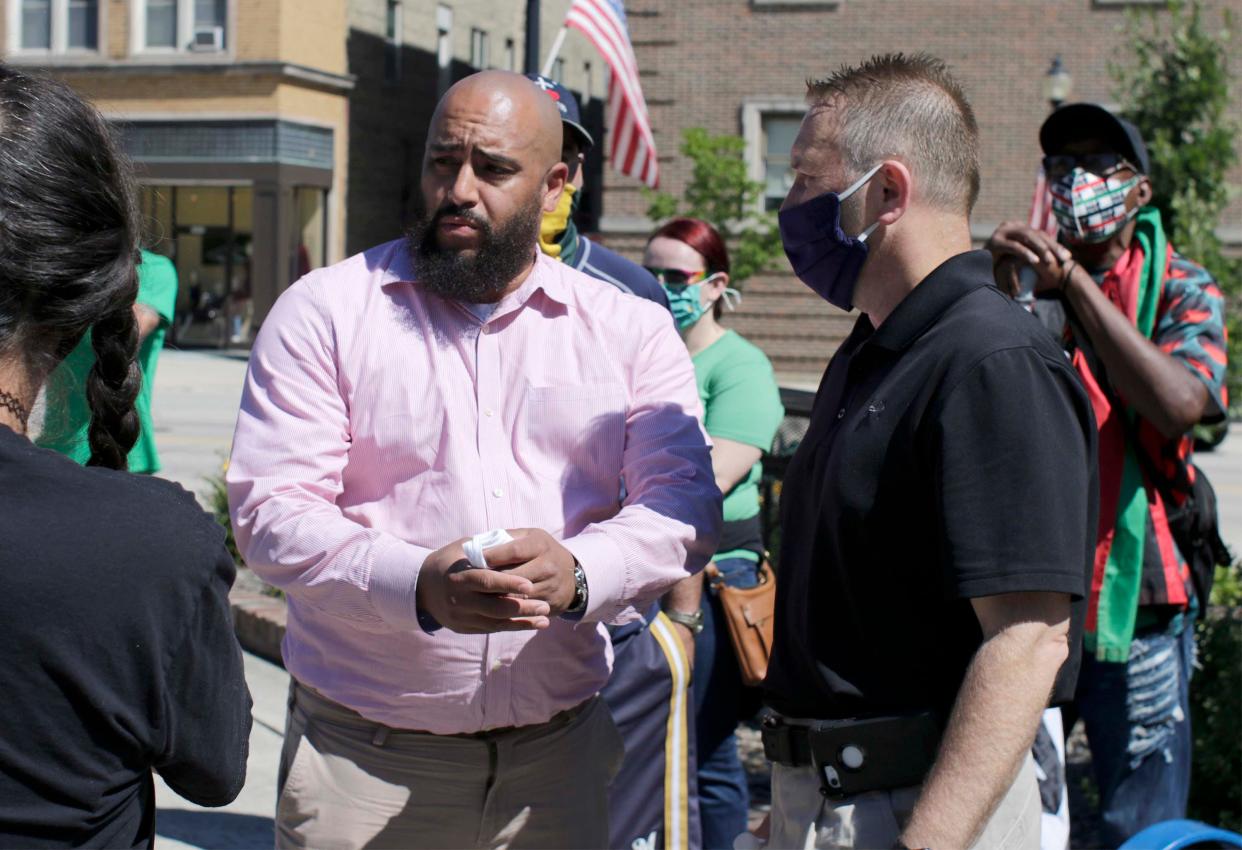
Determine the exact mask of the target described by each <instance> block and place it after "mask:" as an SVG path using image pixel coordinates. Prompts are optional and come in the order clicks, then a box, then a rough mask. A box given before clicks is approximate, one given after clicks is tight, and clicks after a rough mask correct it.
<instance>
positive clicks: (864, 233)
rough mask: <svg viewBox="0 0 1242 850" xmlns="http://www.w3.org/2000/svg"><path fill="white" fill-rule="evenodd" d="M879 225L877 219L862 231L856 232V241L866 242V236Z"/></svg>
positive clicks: (873, 231)
mask: <svg viewBox="0 0 1242 850" xmlns="http://www.w3.org/2000/svg"><path fill="white" fill-rule="evenodd" d="M879 226H880V223H879V222H878V221H877V222H875V223H874V224H872V225H871V226H870V227H868V228H867V229H866V230H864V231H863V232H862V233H860V234H858V241H859V242H866V241H867V237H868V236H870V235H871V234H872V233H875V229H876V228H877V227H879Z"/></svg>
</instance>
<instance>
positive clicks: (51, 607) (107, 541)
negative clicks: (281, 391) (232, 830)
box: [0, 426, 250, 848]
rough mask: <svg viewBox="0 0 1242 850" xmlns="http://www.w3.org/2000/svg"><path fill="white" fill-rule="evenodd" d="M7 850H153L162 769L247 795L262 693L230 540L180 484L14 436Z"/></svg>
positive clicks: (4, 437) (1, 618) (204, 795)
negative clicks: (232, 609) (243, 625)
mask: <svg viewBox="0 0 1242 850" xmlns="http://www.w3.org/2000/svg"><path fill="white" fill-rule="evenodd" d="M0 540H2V541H3V544H2V545H0V694H3V698H2V699H0V847H26V848H30V847H62V846H71V845H72V846H87V847H135V846H144V847H145V846H148V845H149V844H150V843H151V840H152V837H153V835H154V826H155V786H154V782H153V780H152V776H151V771H152V769H154V770H157V771H159V773H160V775H161V776H162V777H163V778H164V780H165V781H166V782H167V783H168V784H169V785H170V786H171V787H172V788H173V790H175V791H177V792H178V793H179V794H181V795H182V796H184V797H186V798H187V799H189V800H191V801H193V802H195V803H199V804H202V805H208V806H211V805H224V804H225V803H227V802H229V801H230V800H232V799H233V798H234V797H235V796H237V793H238V791H240V790H241V787H242V783H243V781H244V779H245V772H246V754H247V751H248V740H249V732H250V695H249V693H248V691H247V690H246V682H245V679H244V677H243V672H242V659H241V651H240V648H239V647H238V645H237V641H236V638H234V636H233V629H232V619H231V616H230V613H229V607H228V591H229V587H230V585H231V584H232V582H233V576H234V566H233V562H232V559H231V558H230V557H229V555H228V552H227V550H226V549H225V548H224V542H223V532H222V530H221V529H220V527H219V526H218V525H217V524H216V523H215V522H213V521H212V519H211V518H210V517H209V516H207V515H206V514H205V513H203V511H202V510H201V509H200V508H199V507H198V505H197V504H196V503H195V501H194V497H193V496H191V495H190V494H189V493H187V492H186V491H185V490H183V489H182V488H180V487H178V486H177V485H176V484H173V483H171V482H168V481H162V480H159V479H156V478H148V477H145V476H138V475H130V474H127V473H121V472H115V471H112V470H106V469H99V468H84V467H80V466H78V465H77V464H75V463H73V462H72V461H71V460H69V459H67V458H65V457H62V456H60V455H58V454H55V453H53V452H52V451H49V450H47V449H41V448H38V447H36V446H34V445H32V444H31V443H30V442H29V441H28V440H26V439H25V438H23V437H21V436H19V435H17V434H15V433H13V432H12V431H11V430H9V429H8V428H5V427H3V426H0Z"/></svg>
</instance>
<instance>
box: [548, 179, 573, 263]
mask: <svg viewBox="0 0 1242 850" xmlns="http://www.w3.org/2000/svg"><path fill="white" fill-rule="evenodd" d="M577 191H578V190H577V188H576V187H575V186H574V185H573V184H572V183H566V184H565V190H564V191H563V192H561V199H560V200H559V201H557V202H556V209H555V210H553V211H552V212H550V213H544V214H543V221H541V222H540V223H539V248H540V250H542V251H543V253H545V254H547V255H548V256H549V257H552V258H553V259H557V260H558V259H560V257H561V243H560V238H561V234H562V233H564V232H565V228H567V227H569V216H570V215H571V214H572V213H573V208H574V192H577Z"/></svg>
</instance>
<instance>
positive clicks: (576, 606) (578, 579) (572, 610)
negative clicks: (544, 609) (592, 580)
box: [565, 561, 587, 614]
mask: <svg viewBox="0 0 1242 850" xmlns="http://www.w3.org/2000/svg"><path fill="white" fill-rule="evenodd" d="M586 607H587V580H586V570H584V569H582V564H579V563H578V562H577V561H574V598H573V601H572V602H570V603H569V607H568V608H566V609H565V613H566V614H581V613H582V612H583V611H585V610H586Z"/></svg>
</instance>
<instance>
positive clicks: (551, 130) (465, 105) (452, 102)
mask: <svg viewBox="0 0 1242 850" xmlns="http://www.w3.org/2000/svg"><path fill="white" fill-rule="evenodd" d="M444 121H464V122H468V123H470V124H473V125H476V126H478V127H479V128H480V129H486V130H488V131H489V132H490V133H492V134H495V135H496V136H497V137H503V138H504V140H505V142H506V144H507V146H509V147H510V148H511V149H514V150H518V149H520V150H525V151H529V152H530V153H531V154H532V155H533V156H534V157H535V162H536V163H537V164H538V165H541V166H542V167H543V168H545V169H547V168H551V167H552V166H553V165H554V164H555V163H556V162H557V161H558V160H559V159H560V158H561V135H562V132H563V131H562V129H561V115H560V112H559V111H557V108H556V104H555V103H553V102H552V99H551V98H549V97H548V96H546V95H545V94H544V93H543V92H541V91H540V90H539V88H538V86H536V85H535V84H534V83H532V82H531V81H530V80H528V79H526V78H525V77H523V76H522V75H521V74H515V73H513V72H511V71H480V72H479V73H477V74H471V75H470V76H469V77H466V78H465V79H464V80H461V81H459V82H457V83H456V84H454V85H453V86H452V87H451V88H450V89H449V90H448V91H447V92H445V93H444V97H442V98H441V99H440V103H439V104H438V105H437V106H436V111H435V114H434V115H433V116H432V117H431V132H432V135H434V134H435V131H436V128H437V125H438V124H440V123H442V122H444ZM533 164H534V163H533Z"/></svg>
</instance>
